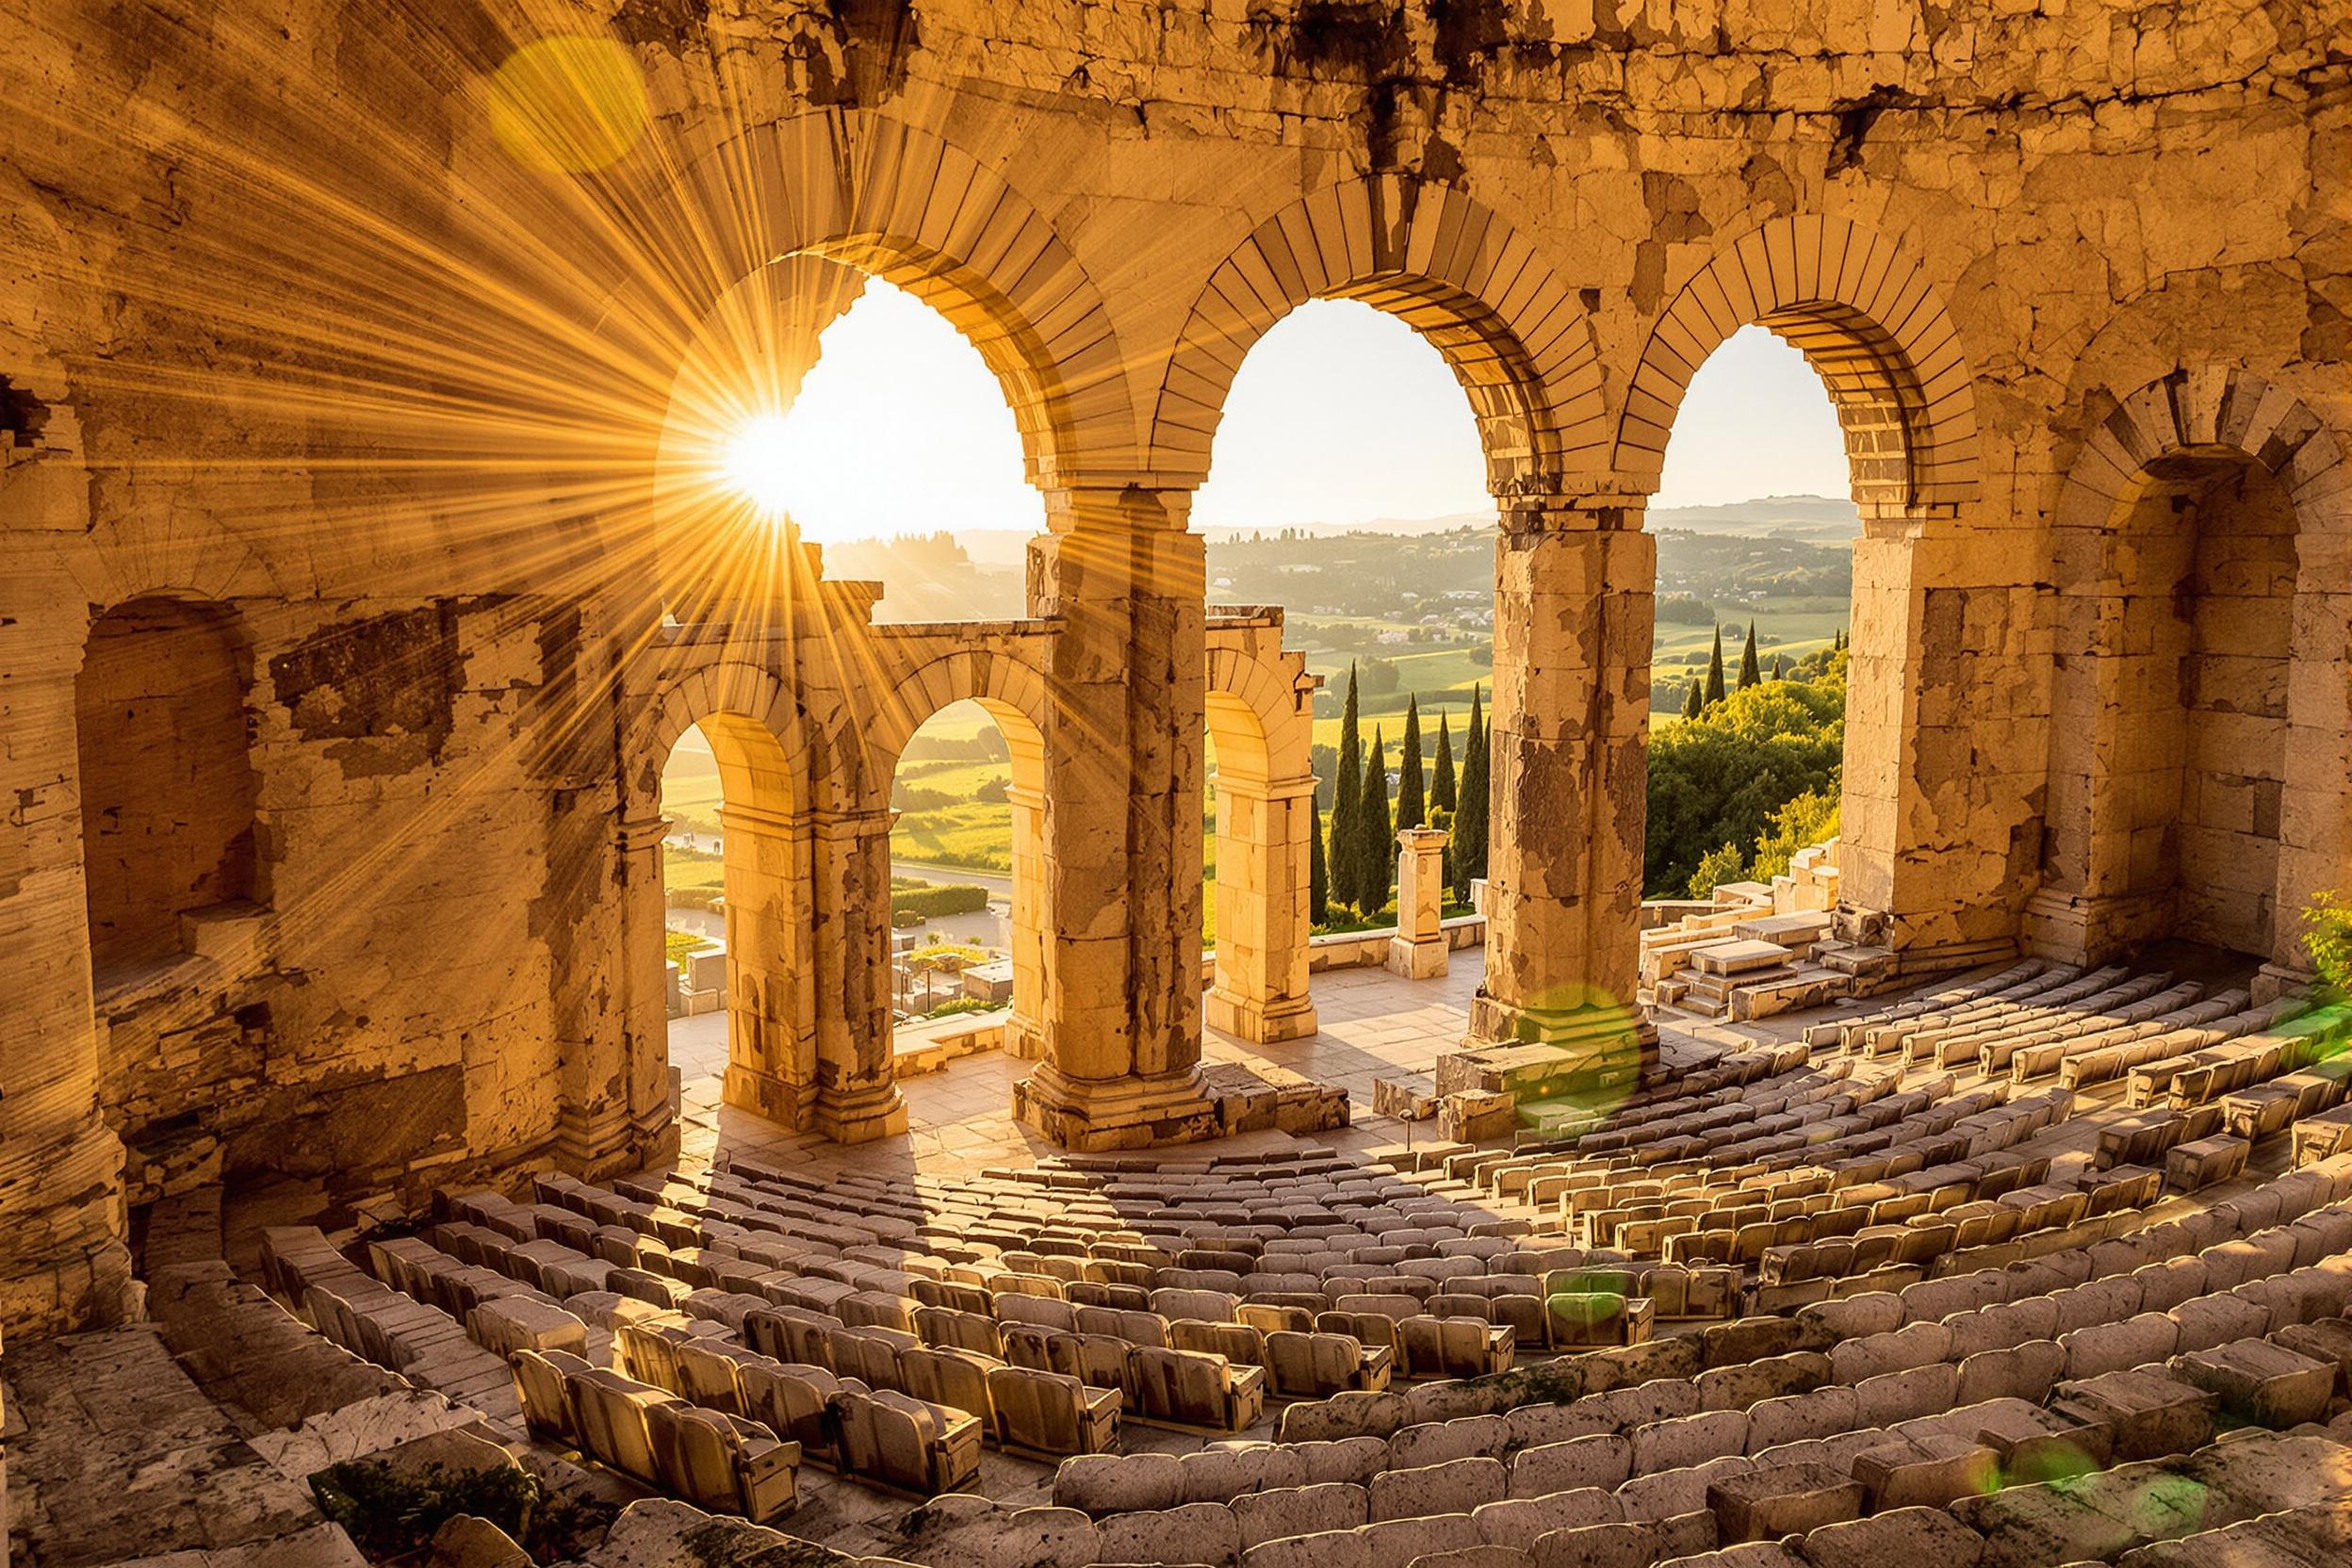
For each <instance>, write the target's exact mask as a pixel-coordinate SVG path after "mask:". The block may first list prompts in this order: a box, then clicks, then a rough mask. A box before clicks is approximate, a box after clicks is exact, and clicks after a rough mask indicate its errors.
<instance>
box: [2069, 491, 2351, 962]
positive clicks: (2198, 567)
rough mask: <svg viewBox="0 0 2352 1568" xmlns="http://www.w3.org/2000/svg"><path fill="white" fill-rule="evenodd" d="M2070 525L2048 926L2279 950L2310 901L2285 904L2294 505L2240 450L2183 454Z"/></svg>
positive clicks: (2100, 949)
mask: <svg viewBox="0 0 2352 1568" xmlns="http://www.w3.org/2000/svg"><path fill="white" fill-rule="evenodd" d="M2058 533H2059V535H2060V538H2061V546H2060V547H2061V550H2062V555H2063V559H2062V562H2061V569H2060V573H2059V583H2060V588H2059V592H2060V594H2061V596H2062V598H2063V599H2064V600H2065V601H2066V604H2067V607H2068V612H2067V613H2062V614H2061V615H2060V616H2059V617H2058V625H2059V628H2060V630H2059V646H2058V649H2057V660H2056V675H2055V684H2054V691H2053V698H2054V705H2055V710H2056V722H2055V724H2054V725H2053V727H2052V756H2051V768H2050V806H2049V812H2048V826H2047V830H2046V834H2045V848H2044V873H2045V877H2046V883H2047V886H2048V888H2049V889H2050V890H2052V891H2053V892H2054V893H2056V894H2058V895H2059V898H2060V900H2061V901H2062V903H2061V905H2060V907H2059V909H2058V910H2055V911H2053V910H2052V909H2050V908H2049V907H2047V906H2049V905H2050V900H2049V899H2045V900H2043V901H2042V903H2043V904H2044V906H2045V907H2044V909H2043V910H2042V917H2043V918H2042V921H2041V924H2042V926H2043V932H2042V935H2043V938H2044V939H2045V940H2048V941H2050V942H2053V943H2054V944H2055V945H2056V946H2057V947H2058V948H2060V949H2061V950H2067V951H2076V952H2079V953H2080V954H2081V955H2082V956H2094V957H2104V956H2110V955H2112V954H2114V953H2115V952H2117V951H2120V950H2121V949H2123V948H2125V947H2128V946H2130V945H2132V944H2134V943H2137V942H2140V941H2145V940H2149V939H2156V938H2160V937H2167V936H2169V937H2178V938H2180V939H2187V940H2191V941H2196V942H2200V943H2204V944H2206V945H2209V946H2212V947H2216V948H2220V949H2224V950H2226V951H2229V952H2232V953H2237V954H2242V955H2249V956H2258V957H2267V956H2271V955H2272V954H2273V953H2274V952H2276V951H2278V946H2279V942H2278V938H2279V935H2280V930H2279V923H2280V921H2281V919H2282V917H2284V918H2286V919H2287V920H2289V921H2290V923H2292V921H2293V920H2294V917H2295V916H2296V915H2298V914H2299V910H2281V909H2280V908H2278V889H2279V864H2280V850H2281V843H2282V840H2283V838H2284V828H2285V817H2286V797H2287V789H2288V778H2287V759H2288V744H2287V741H2288V734H2289V723H2288V692H2289V675H2290V671H2291V667H2292V664H2293V661H2294V657H2295V647H2294V628H2295V586H2296V575H2297V561H2296V517H2295V504H2294V501H2293V499H2292V498H2291V497H2290V495H2289V492H2288V490H2287V488H2286V486H2285V485H2284V484H2283V483H2282V482H2280V481H2279V479H2278V476H2277V475H2275V474H2273V473H2272V472H2271V471H2270V470H2269V469H2268V468H2266V467H2264V466H2262V464H2260V463H2257V462H2255V461H2253V460H2252V459H2250V458H2248V457H2246V455H2245V454H2244V453H2242V452H2237V451H2229V450H2209V451H2176V452H2173V453H2169V454H2167V455H2164V456H2161V457H2157V458H2155V459H2153V460H2151V461H2149V462H2148V463H2146V464H2145V465H2144V466H2142V467H2141V468H2140V469H2139V470H2138V471H2137V472H2136V473H2135V474H2133V475H2132V476H2131V479H2130V481H2129V482H2127V483H2125V484H2124V486H2123V487H2122V489H2121V491H2120V493H2119V494H2118V496H2117V498H2116V499H2115V504H2114V507H2113V510H2112V513H2111V515H2109V516H2108V517H2107V518H2106V519H2105V522H2104V526H2103V527H2100V528H2098V529H2095V530H2093V529H2077V528H2064V527H2062V528H2061V529H2059V530H2058ZM2340 782H2341V781H2339V783H2340Z"/></svg>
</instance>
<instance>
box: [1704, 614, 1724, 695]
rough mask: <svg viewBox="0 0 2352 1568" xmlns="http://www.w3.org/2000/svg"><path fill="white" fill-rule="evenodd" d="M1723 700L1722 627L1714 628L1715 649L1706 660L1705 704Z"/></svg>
mask: <svg viewBox="0 0 2352 1568" xmlns="http://www.w3.org/2000/svg"><path fill="white" fill-rule="evenodd" d="M1721 701H1723V628H1722V627H1717V628H1716V629H1715V651H1714V652H1713V653H1711V654H1709V655H1708V656H1707V706H1708V707H1709V708H1712V707H1714V706H1715V705H1716V704H1717V703H1719V702H1721Z"/></svg>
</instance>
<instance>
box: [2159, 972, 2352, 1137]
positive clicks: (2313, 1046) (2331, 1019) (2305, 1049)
mask: <svg viewBox="0 0 2352 1568" xmlns="http://www.w3.org/2000/svg"><path fill="white" fill-rule="evenodd" d="M2266 1015H2276V1016H2275V1017H2272V1018H2271V1021H2269V1022H2267V1023H2265V1024H2263V1025H2262V1026H2260V1027H2259V1028H2257V1029H2254V1030H2248V1031H2245V1032H2242V1033H2241V1034H2239V1035H2237V1036H2236V1037H2230V1038H2228V1039H2225V1040H2222V1041H2218V1042H2215V1043H2213V1044H2210V1045H2204V1046H2199V1047H2197V1048H2194V1049H2191V1050H2188V1051H2185V1052H2182V1053H2180V1054H2174V1055H2168V1056H2161V1057H2154V1058H2151V1059H2149V1060H2147V1061H2144V1062H2139V1063H2136V1064H2134V1065H2133V1066H2132V1067H2131V1071H2130V1075H2129V1077H2128V1079H2127V1081H2126V1085H2125V1094H2124V1103H2126V1104H2128V1105H2130V1106H2131V1108H2132V1109H2134V1110H2145V1109H2147V1108H2148V1107H2149V1106H2151V1105H2154V1104H2156V1103H2158V1102H2159V1101H2162V1102H2164V1103H2165V1104H2167V1105H2169V1106H2170V1107H2171V1108H2172V1109H2174V1110H2176V1111H2180V1110H2186V1109H2188V1108H2189V1107H2191V1106H2193V1105H2202V1104H2205V1103H2208V1102H2209V1101H2213V1100H2218V1099H2220V1098H2221V1097H2222V1096H2223V1095H2225V1094H2229V1093H2231V1092H2232V1091H2234V1090H2237V1089H2242V1088H2246V1087H2249V1086H2252V1085H2254V1084H2257V1083H2262V1082H2264V1081H2266V1080H2268V1079H2272V1078H2276V1077H2277V1076H2278V1075H2279V1074H2280V1073H2282V1072H2299V1071H2301V1070H2304V1069H2305V1068H2309V1067H2312V1066H2315V1065H2317V1064H2318V1063H2319V1061H2320V1060H2321V1059H2322V1058H2323V1057H2325V1056H2327V1055H2332V1054H2336V1053H2337V1052H2338V1051H2339V1050H2340V1048H2341V1042H2342V1026H2343V1021H2342V1020H2341V1019H2339V1018H2337V1017H2335V1016H2334V1015H2333V1014H2332V1013H2328V1012H2325V1011H2313V1010H2311V1009H2310V1008H2309V1005H2308V1004H2306V1003H2305V1002H2303V1001H2302V1000H2301V999H2300V998H2288V997H2281V998H2280V999H2279V1000H2278V1001H2277V1002H2276V1003H2273V1004H2272V1005H2271V1006H2270V1008H2268V1009H2265V1010H2262V1011H2261V1012H2256V1013H2250V1014H2248V1015H2246V1016H2247V1017H2249V1018H2257V1017H2263V1016H2266Z"/></svg>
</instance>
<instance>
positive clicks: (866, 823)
mask: <svg viewBox="0 0 2352 1568" xmlns="http://www.w3.org/2000/svg"><path fill="white" fill-rule="evenodd" d="M896 816H897V813H896V812H894V811H891V810H890V809H876V810H867V811H857V810H824V811H819V812H817V813H816V814H815V824H814V839H813V844H812V848H813V852H814V864H815V869H816V876H815V885H816V921H815V924H816V942H815V957H816V963H817V983H818V985H819V987H820V988H821V990H822V997H823V1004H822V1005H820V1006H819V1007H818V1008H817V1021H816V1040H815V1045H816V1059H815V1064H814V1066H815V1079H814V1090H815V1093H814V1098H813V1101H812V1103H811V1108H810V1114H809V1119H808V1125H809V1128H810V1129H812V1130H813V1131H816V1132H819V1133H823V1134H824V1135H825V1136H826V1137H829V1138H831V1139H832V1140H833V1141H834V1142H836V1143H871V1142H873V1141H874V1139H876V1138H885V1137H895V1136H897V1135H900V1134H903V1133H905V1132H906V1131H907V1103H906V1101H905V1100H904V1099H902V1098H901V1097H900V1095H899V1092H898V1078H897V1074H896V1071H895V1068H894V1063H893V1060H892V1051H893V1034H894V1015H893V1013H892V1011H891V1007H890V824H891V823H892V822H893V821H894V820H895V819H896Z"/></svg>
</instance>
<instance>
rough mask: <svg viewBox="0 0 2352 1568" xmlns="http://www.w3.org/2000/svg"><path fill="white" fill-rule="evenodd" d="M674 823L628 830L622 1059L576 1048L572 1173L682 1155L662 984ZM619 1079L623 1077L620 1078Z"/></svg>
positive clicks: (567, 1155) (656, 818)
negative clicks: (665, 862)
mask: <svg viewBox="0 0 2352 1568" xmlns="http://www.w3.org/2000/svg"><path fill="white" fill-rule="evenodd" d="M669 830H670V822H669V819H668V818H666V817H664V816H662V814H661V812H660V811H658V810H655V811H652V812H650V813H645V812H642V811H639V812H632V813H630V814H629V815H627V816H625V817H624V818H623V819H622V821H621V824H620V832H619V838H618V843H617V845H616V849H617V853H618V857H619V860H620V868H619V873H620V892H621V908H620V932H621V939H620V955H621V956H620V961H619V963H618V965H617V967H616V970H615V971H614V972H616V973H617V975H618V989H619V992H620V1007H619V1012H620V1015H621V1017H620V1030H619V1035H620V1059H619V1061H618V1062H617V1063H614V1062H612V1061H608V1060H604V1059H603V1058H602V1057H601V1056H600V1054H597V1053H596V1052H594V1051H591V1050H588V1049H586V1048H585V1047H584V1046H583V1047H582V1048H581V1049H579V1050H577V1051H575V1050H573V1049H572V1048H571V1047H570V1046H569V1045H567V1047H566V1050H565V1055H564V1082H563V1086H562V1090H563V1097H564V1109H563V1114H562V1118H561V1121H560V1123H559V1126H558V1130H557V1143H558V1147H559V1149H560V1151H561V1152H562V1154H563V1157H564V1164H565V1166H566V1167H567V1168H571V1169H574V1170H580V1171H601V1170H612V1169H617V1168H624V1167H627V1168H634V1167H635V1166H637V1165H640V1164H642V1163H644V1159H645V1157H647V1156H649V1155H651V1154H654V1153H656V1152H665V1151H666V1150H668V1149H674V1148H675V1147H676V1131H675V1128H674V1127H672V1125H671V1116H670V1096H669V1071H668V1067H669V1029H670V1021H669V1008H668V1005H667V988H665V987H664V986H663V984H662V972H663V966H662V938H663V934H664V933H665V932H666V930H667V929H668V920H667V918H666V905H665V904H664V902H663V898H662V840H663V839H664V838H666V837H667V836H668V834H669ZM616 1069H617V1070H616Z"/></svg>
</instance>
